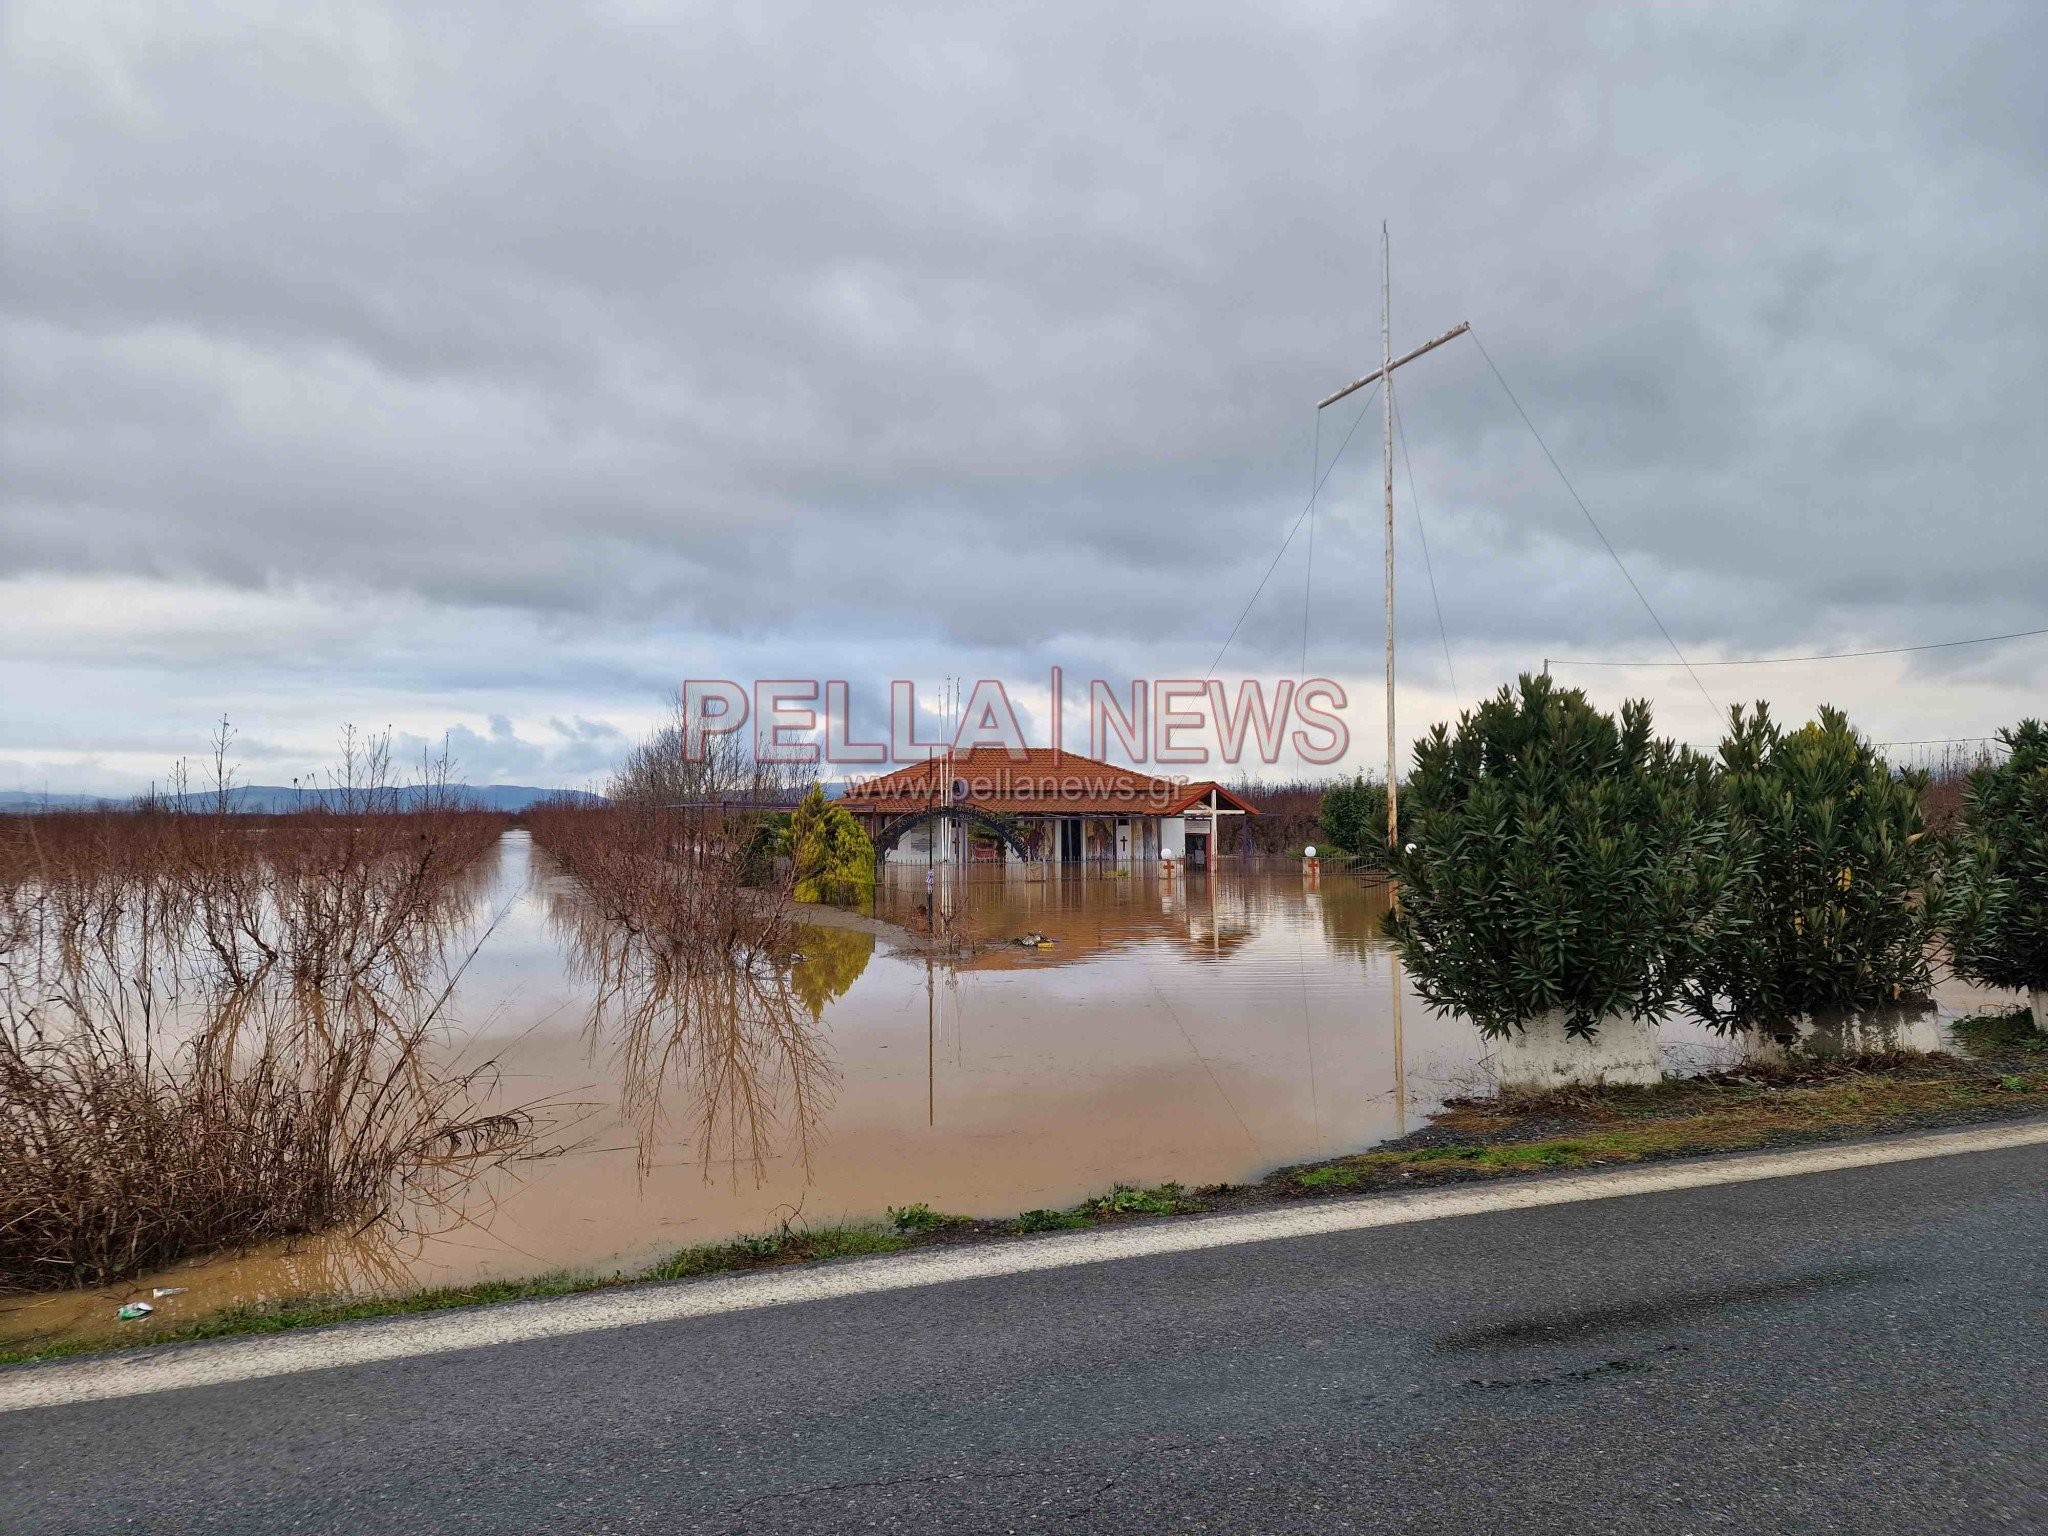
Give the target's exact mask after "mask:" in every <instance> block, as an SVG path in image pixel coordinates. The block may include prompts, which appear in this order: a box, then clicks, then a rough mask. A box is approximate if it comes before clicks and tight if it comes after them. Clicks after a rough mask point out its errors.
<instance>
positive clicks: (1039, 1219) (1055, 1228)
mask: <svg viewBox="0 0 2048 1536" xmlns="http://www.w3.org/2000/svg"><path fill="white" fill-rule="evenodd" d="M1010 1225H1011V1226H1012V1228H1014V1229H1015V1230H1016V1231H1018V1232H1067V1231H1071V1230H1073V1229H1074V1228H1075V1227H1085V1226H1087V1225H1088V1218H1087V1217H1086V1216H1083V1215H1080V1214H1079V1213H1078V1212H1075V1211H1050V1210H1044V1209H1040V1210H1036V1211H1026V1212H1024V1214H1023V1215H1021V1216H1019V1217H1018V1218H1017V1219H1016V1220H1015V1221H1013V1222H1012V1223H1010Z"/></svg>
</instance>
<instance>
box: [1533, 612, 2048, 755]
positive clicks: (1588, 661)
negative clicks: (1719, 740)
mask: <svg viewBox="0 0 2048 1536" xmlns="http://www.w3.org/2000/svg"><path fill="white" fill-rule="evenodd" d="M2036 635H2048V629H2016V630H2014V631H2013V632H2012V633H2011V634H2009V635H1975V636H1972V637H1971V638H1970V639H1968V640H1933V641H1930V642H1928V643H1927V644H1925V645H1887V646H1882V647H1879V648H1878V649H1876V650H1870V651H1820V652H1816V653H1815V654H1814V655H1811V656H1741V657H1737V658H1736V659H1734V660H1733V661H1696V662H1693V663H1692V665H1693V666H1696V667H1775V666H1781V665H1783V664H1784V663H1786V662H1791V661H1847V660H1849V659H1850V658H1851V657H1856V656H1903V655H1905V654H1907V653H1908V652H1909V651H1947V650H1953V649H1954V648H1955V647H1956V646H1959V645H1996V644H1997V643H1998V642H1999V641H2001V640H2031V639H2032V638H2033V637H2034V636H2036ZM1550 660H1551V661H1552V663H1553V664H1556V663H1562V664H1563V665H1565V666H1571V667H1668V666H1670V665H1671V663H1670V662H1668V661H1602V660H1597V659H1595V658H1592V657H1578V656H1553V657H1551V658H1550ZM1959 739H1965V740H1967V739H1970V738H1959Z"/></svg>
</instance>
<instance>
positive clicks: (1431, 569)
mask: <svg viewBox="0 0 2048 1536" xmlns="http://www.w3.org/2000/svg"><path fill="white" fill-rule="evenodd" d="M1394 431H1395V432H1396V433H1398V434H1399V435H1400V438H1401V464H1402V467H1403V468H1405V469H1406V470H1407V471H1408V504H1409V505H1410V506H1411V507H1413V508H1414V509H1415V531H1416V532H1417V533H1418V534H1420V535H1421V536H1422V568H1423V569H1424V570H1425V571H1427V572H1428V573H1429V600H1430V602H1431V603H1433V604H1435V606H1436V632H1437V634H1438V635H1439V636H1441V637H1442V639H1443V642H1444V670H1445V671H1446V672H1448V673H1450V674H1451V692H1452V693H1457V692H1458V669H1457V668H1456V667H1454V666H1452V665H1451V632H1450V629H1449V628H1448V627H1447V626H1446V625H1445V623H1444V605H1443V599H1441V598H1439V597H1438V596H1437V595H1436V565H1435V563H1434V562H1433V561H1432V560H1431V559H1430V558H1429V530H1428V529H1427V528H1425V527H1424V526H1423V523H1422V498H1421V497H1420V496H1418V495H1416V494H1415V461H1414V460H1413V459H1411V458H1409V457H1408V429H1407V428H1406V427H1404V426H1402V425H1401V401H1400V399H1399V397H1398V396H1397V397H1396V398H1395V400H1394ZM1307 670H1308V664H1307V663H1306V662H1303V663H1302V671H1304V672H1306V671H1307Z"/></svg>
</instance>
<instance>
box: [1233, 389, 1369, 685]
mask: <svg viewBox="0 0 2048 1536" xmlns="http://www.w3.org/2000/svg"><path fill="white" fill-rule="evenodd" d="M1374 392H1375V393H1377V392H1378V389H1377V386H1375V389H1374ZM1372 402H1373V396H1372V395H1367V396H1366V397H1365V404H1364V405H1362V406H1360V407H1359V408H1358V414H1357V415H1356V416H1354V417H1352V418H1351V431H1350V432H1346V433H1345V434H1344V441H1343V442H1341V443H1339V444H1338V445H1337V451H1336V453H1335V454H1334V455H1332V456H1331V459H1330V467H1329V468H1328V469H1326V470H1324V471H1323V478H1322V479H1321V480H1318V481H1316V483H1315V484H1314V485H1313V486H1312V487H1310V489H1309V502H1308V506H1307V507H1303V508H1302V509H1301V516H1300V517H1297V518H1296V519H1295V520H1294V526H1293V527H1292V528H1290V529H1288V530H1287V537H1286V538H1284V539H1282V540H1281V541H1280V552H1279V554H1276V555H1274V556H1273V563H1272V564H1271V565H1269V566H1267V567H1266V574H1265V575H1263V576H1261V577H1260V578H1259V584H1258V585H1257V586H1256V587H1254V588H1253V589H1252V595H1251V601H1250V602H1247V603H1246V604H1245V605H1244V612H1243V613H1240V614H1239V615H1238V616H1237V622H1236V623H1235V624H1233V625H1231V626H1230V633H1229V634H1227V635H1225V636H1224V637H1223V647H1222V650H1219V651H1217V653H1216V659H1215V660H1214V661H1212V662H1210V663H1209V671H1208V674H1207V676H1205V677H1204V678H1203V679H1202V681H1203V682H1205V683H1206V682H1207V681H1208V680H1209V678H1211V677H1214V676H1215V675H1216V669H1217V668H1218V667H1220V666H1222V665H1223V655H1224V652H1225V651H1228V650H1229V649H1230V642H1231V641H1233V640H1235V639H1236V638H1237V632H1238V631H1239V630H1240V629H1242V628H1243V627H1244V621H1245V620H1246V619H1247V618H1248V617H1250V615H1251V611H1252V603H1256V602H1257V601H1258V600H1259V594H1260V593H1261V592H1263V591H1265V590H1266V583H1267V582H1269V581H1271V580H1272V579H1273V573H1274V572H1275V571H1277V570H1278V569H1280V557H1281V556H1282V555H1285V554H1286V553H1287V548H1288V546H1289V545H1290V544H1292V543H1293V542H1294V536H1295V535H1296V534H1297V533H1299V532H1301V525H1302V522H1303V520H1304V519H1305V518H1307V516H1308V512H1309V507H1312V506H1314V505H1315V498H1316V495H1317V493H1318V492H1320V491H1321V490H1322V488H1323V486H1324V485H1325V484H1326V483H1327V482H1328V480H1329V478H1330V476H1331V475H1332V474H1333V473H1335V471H1336V468H1337V460H1339V459H1341V458H1343V457H1344V450H1345V449H1346V448H1349V447H1350V446H1351V436H1352V433H1353V432H1356V431H1357V430H1358V424H1359V423H1360V422H1361V421H1363V420H1365V413H1366V412H1367V411H1369V410H1371V409H1372ZM1317 451H1318V452H1320V451H1321V441H1320V439H1318V442H1317Z"/></svg>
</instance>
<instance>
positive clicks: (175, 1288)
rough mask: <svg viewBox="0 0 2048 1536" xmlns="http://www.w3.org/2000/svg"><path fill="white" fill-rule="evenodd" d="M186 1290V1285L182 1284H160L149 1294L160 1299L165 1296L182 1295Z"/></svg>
mask: <svg viewBox="0 0 2048 1536" xmlns="http://www.w3.org/2000/svg"><path fill="white" fill-rule="evenodd" d="M186 1290H187V1287H185V1286H182V1285H160V1286H158V1287H157V1288H156V1289H155V1290H153V1291H151V1292H150V1293H149V1294H150V1295H152V1296H154V1297H156V1298H157V1300H159V1301H161V1300H163V1298H164V1297H166V1296H182V1295H184V1294H185V1292H186Z"/></svg>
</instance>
